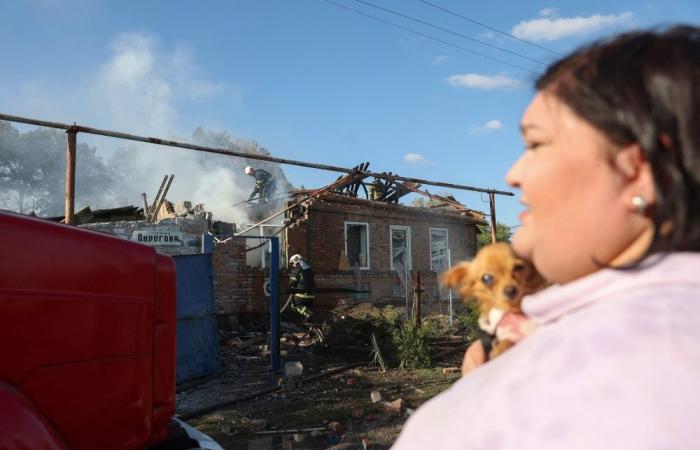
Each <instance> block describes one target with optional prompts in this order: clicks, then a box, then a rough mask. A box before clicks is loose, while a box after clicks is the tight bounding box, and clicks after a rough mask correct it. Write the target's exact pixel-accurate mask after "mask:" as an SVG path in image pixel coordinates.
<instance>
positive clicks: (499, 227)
mask: <svg viewBox="0 0 700 450" xmlns="http://www.w3.org/2000/svg"><path fill="white" fill-rule="evenodd" d="M477 230H478V232H477V234H476V251H477V252H478V251H479V250H480V249H481V247H483V246H485V245H488V244H490V243H491V226H490V225H477ZM512 235H513V232H512V231H510V228H509V227H508V225H505V224H502V223H500V222H496V242H510V237H511V236H512Z"/></svg>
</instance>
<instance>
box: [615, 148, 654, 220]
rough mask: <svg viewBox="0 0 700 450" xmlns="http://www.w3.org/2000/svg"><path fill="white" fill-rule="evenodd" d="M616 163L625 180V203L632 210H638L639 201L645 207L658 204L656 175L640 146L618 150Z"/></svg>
mask: <svg viewBox="0 0 700 450" xmlns="http://www.w3.org/2000/svg"><path fill="white" fill-rule="evenodd" d="M614 162H615V167H616V168H617V170H618V171H619V172H620V174H621V175H622V178H623V179H622V183H623V186H622V194H623V198H624V201H625V203H626V204H627V205H629V206H630V207H631V208H638V207H639V206H638V205H639V203H638V202H639V201H640V200H639V199H642V200H641V201H643V202H644V205H648V206H651V205H653V204H654V203H655V202H656V189H655V186H654V175H653V173H652V170H651V164H650V163H649V161H648V160H647V159H646V157H645V156H644V152H643V151H642V148H641V147H640V146H639V144H636V143H635V144H632V145H628V146H627V147H623V148H622V149H620V150H618V151H617V153H616V154H615V157H614ZM635 199H637V200H635Z"/></svg>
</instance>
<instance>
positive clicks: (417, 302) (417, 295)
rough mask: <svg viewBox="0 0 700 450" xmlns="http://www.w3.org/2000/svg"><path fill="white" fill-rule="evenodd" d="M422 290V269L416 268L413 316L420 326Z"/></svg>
mask: <svg viewBox="0 0 700 450" xmlns="http://www.w3.org/2000/svg"><path fill="white" fill-rule="evenodd" d="M421 292H423V290H422V289H421V285H420V270H416V273H415V274H414V276H413V318H414V319H415V320H416V325H418V326H420V319H421Z"/></svg>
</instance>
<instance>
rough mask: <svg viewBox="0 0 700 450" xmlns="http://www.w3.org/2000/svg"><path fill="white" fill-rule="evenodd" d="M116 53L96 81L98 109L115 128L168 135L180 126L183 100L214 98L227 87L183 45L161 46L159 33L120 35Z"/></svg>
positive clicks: (112, 45) (113, 45)
mask: <svg viewBox="0 0 700 450" xmlns="http://www.w3.org/2000/svg"><path fill="white" fill-rule="evenodd" d="M110 49H111V50H112V56H111V57H110V59H109V60H108V61H107V62H105V63H104V64H103V65H102V66H101V68H100V70H99V71H98V75H97V77H96V79H95V80H94V83H93V89H92V97H93V98H92V101H93V102H94V107H93V109H94V111H95V112H97V113H98V114H99V116H101V117H100V118H101V119H102V120H103V121H104V122H106V123H109V124H110V127H111V128H117V129H124V130H129V131H130V132H133V133H149V134H151V135H153V134H161V135H163V134H168V133H172V132H174V130H175V129H176V128H177V122H178V118H179V114H178V109H179V106H180V105H181V103H183V102H185V101H187V100H192V101H202V100H206V99H209V98H213V97H214V96H215V95H217V94H221V93H223V92H224V91H225V90H226V86H225V85H224V84H222V83H214V82H211V81H208V80H206V79H205V78H204V77H203V76H202V75H201V74H200V70H199V68H198V67H197V65H196V63H195V62H194V58H193V56H192V54H191V52H190V51H189V50H188V49H186V48H185V47H182V46H180V47H175V48H174V49H173V50H170V51H168V50H164V49H162V46H161V42H160V39H159V38H158V36H156V35H154V34H150V33H144V32H128V33H122V34H120V35H118V36H117V37H116V38H115V39H114V40H113V41H112V43H111V45H110Z"/></svg>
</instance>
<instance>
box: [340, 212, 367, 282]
mask: <svg viewBox="0 0 700 450" xmlns="http://www.w3.org/2000/svg"><path fill="white" fill-rule="evenodd" d="M345 254H346V255H347V257H348V263H349V264H350V267H353V268H359V269H363V270H369V225H368V224H366V223H361V222H345Z"/></svg>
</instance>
